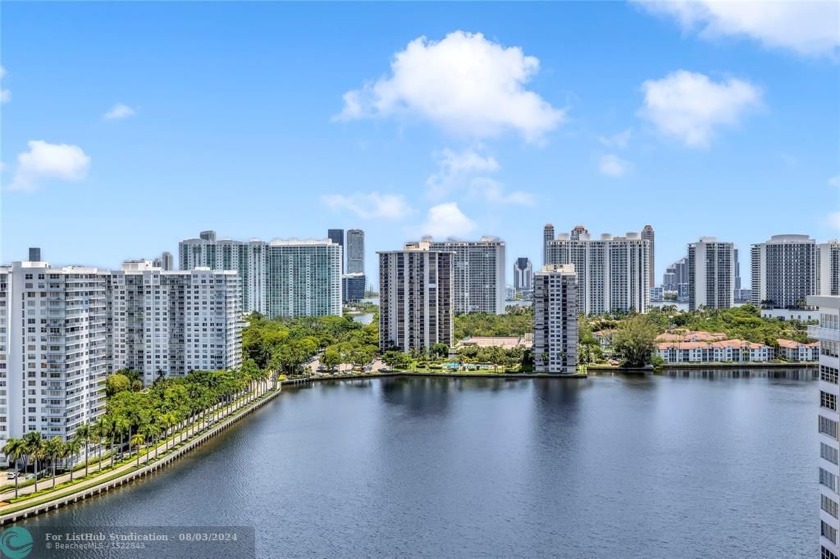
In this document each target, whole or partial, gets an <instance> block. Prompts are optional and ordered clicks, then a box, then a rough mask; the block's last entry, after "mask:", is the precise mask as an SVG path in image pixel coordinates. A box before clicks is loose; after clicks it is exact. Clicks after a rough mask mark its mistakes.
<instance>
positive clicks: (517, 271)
mask: <svg viewBox="0 0 840 559" xmlns="http://www.w3.org/2000/svg"><path fill="white" fill-rule="evenodd" d="M513 289H514V291H516V292H517V293H522V292H523V291H533V289H534V267H533V265H532V264H531V259H530V258H525V257H520V258H517V259H516V262H514V263H513Z"/></svg>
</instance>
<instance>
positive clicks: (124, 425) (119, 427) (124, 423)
mask: <svg viewBox="0 0 840 559" xmlns="http://www.w3.org/2000/svg"><path fill="white" fill-rule="evenodd" d="M113 427H114V430H113V434H112V435H111V467H113V466H114V452H113V442H114V439H115V438H116V435H117V434H119V436H120V450H122V444H123V435H125V434H128V435H129V438H130V435H131V422H130V421H129V420H128V418H125V417H116V418H114V423H113ZM128 448H129V450H131V441H130V440H129V443H128Z"/></svg>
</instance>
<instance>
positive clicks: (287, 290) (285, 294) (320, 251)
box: [265, 240, 342, 316]
mask: <svg viewBox="0 0 840 559" xmlns="http://www.w3.org/2000/svg"><path fill="white" fill-rule="evenodd" d="M265 274H266V280H265V284H266V312H267V314H268V316H325V315H335V316H341V302H342V296H341V247H340V246H338V245H337V244H335V243H333V242H331V241H328V240H323V241H298V240H291V241H271V242H270V243H268V246H267V247H266V259H265Z"/></svg>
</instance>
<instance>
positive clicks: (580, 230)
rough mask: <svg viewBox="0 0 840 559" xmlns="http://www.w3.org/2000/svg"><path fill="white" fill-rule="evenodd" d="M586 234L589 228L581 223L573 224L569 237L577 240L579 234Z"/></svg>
mask: <svg viewBox="0 0 840 559" xmlns="http://www.w3.org/2000/svg"><path fill="white" fill-rule="evenodd" d="M588 234H589V229H587V228H586V227H584V226H583V225H575V226H574V227H573V228H572V232H571V237H572V240H573V241H578V240H580V236H581V235H588Z"/></svg>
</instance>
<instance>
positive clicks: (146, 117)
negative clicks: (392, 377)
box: [0, 3, 840, 285]
mask: <svg viewBox="0 0 840 559" xmlns="http://www.w3.org/2000/svg"><path fill="white" fill-rule="evenodd" d="M316 9H317V8H316V7H312V6H305V5H296V4H258V5H242V6H236V7H233V6H226V5H201V4H193V5H189V6H187V5H180V6H173V5H143V4H132V5H55V6H52V5H50V6H43V5H24V4H12V5H9V6H6V7H5V9H4V28H3V31H4V39H5V41H4V49H3V58H2V67H3V72H2V73H3V78H2V80H3V81H2V90H3V92H4V93H3V96H2V97H3V101H4V102H3V103H2V105H0V110H2V112H3V125H4V126H3V132H4V141H3V145H2V151H0V160H2V162H3V171H2V174H0V180H2V183H3V192H2V198H3V207H2V217H3V223H4V227H3V235H2V237H3V238H2V253H0V260H2V261H3V262H10V261H14V260H22V259H24V258H25V254H26V248H27V247H29V246H42V247H44V249H45V250H47V251H48V252H49V254H50V255H51V256H52V257H53V258H52V260H53V261H54V262H56V264H85V265H95V266H101V267H106V268H115V267H117V266H118V265H119V263H120V262H122V261H123V260H125V259H128V258H141V257H149V256H150V255H156V254H160V253H161V251H164V250H165V251H168V252H171V253H174V252H175V249H176V246H177V243H178V242H179V241H180V240H183V239H186V238H189V237H190V236H191V235H192V234H193V232H194V231H196V230H203V229H209V228H212V229H216V230H220V231H224V232H225V234H226V235H229V236H230V238H235V239H248V238H251V237H259V238H269V239H270V238H290V237H300V238H310V237H316V238H322V236H323V234H324V231H326V229H328V228H332V227H341V228H343V229H345V230H346V229H350V228H359V229H362V230H364V231H365V233H366V237H367V244H368V247H369V249H368V250H367V251H366V258H365V264H366V268H367V269H369V270H375V268H376V258H375V253H376V251H378V250H393V249H397V248H399V247H400V246H401V245H402V243H403V242H405V241H410V240H414V239H417V238H420V237H421V236H422V235H423V234H427V233H428V234H432V235H434V237H435V238H436V239H437V240H443V239H445V238H446V237H448V236H449V235H453V236H455V237H457V238H461V239H467V240H475V239H479V238H480V237H482V236H484V235H492V236H498V237H499V238H501V239H503V240H504V241H505V243H506V245H507V262H506V266H507V269H510V267H511V266H512V264H513V261H514V259H515V258H516V257H519V256H525V257H528V258H530V259H531V260H532V261H534V262H540V261H541V258H540V238H539V235H540V231H539V230H540V227H541V226H542V225H543V224H544V223H553V224H554V225H555V227H556V229H557V231H558V232H565V231H568V230H570V229H571V228H572V227H574V226H575V225H578V224H582V225H584V226H585V227H586V228H587V229H589V230H590V231H591V232H592V233H593V234H596V235H597V234H600V233H611V234H613V235H623V234H624V233H625V232H626V231H635V230H638V228H639V227H640V225H641V224H647V223H649V224H651V225H652V226H653V228H654V230H655V231H656V234H657V237H656V241H657V242H656V258H655V262H656V269H655V270H654V271H653V276H654V278H656V279H657V283H658V282H659V280H660V278H661V277H662V274H663V273H664V271H665V267H666V266H667V265H668V264H669V263H671V262H674V261H676V260H678V259H679V258H681V257H682V256H684V255H685V251H686V247H687V244H688V243H690V242H692V241H693V240H696V239H697V238H699V237H702V236H716V237H718V238H721V239H726V240H728V241H732V242H734V243H735V244H736V246H737V247H738V248H739V249H740V250H741V254H746V251H748V250H749V247H750V246H751V244H754V243H759V242H762V241H763V240H764V239H767V238H770V237H771V236H772V235H777V234H807V235H809V236H811V237H813V238H815V239H816V240H817V242H825V241H827V240H829V239H832V238H836V237H837V236H838V232H840V229H838V226H840V219H838V213H837V212H836V210H837V207H838V201H840V199H839V198H840V177H839V176H838V175H840V168H838V165H837V150H836V133H835V132H836V130H835V128H836V127H835V126H834V123H836V122H837V120H838V118H840V108H838V106H837V103H836V99H837V98H838V96H839V95H840V91H838V84H837V80H836V79H835V77H836V72H837V41H836V39H832V38H831V37H830V34H828V33H826V27H825V26H824V25H819V23H820V22H822V21H831V16H832V15H833V14H834V13H835V12H836V10H837V7H836V5H833V4H830V3H826V4H825V6H823V7H820V8H818V9H815V10H814V12H813V13H816V15H813V13H812V14H811V15H809V14H808V13H805V11H799V8H798V7H797V5H795V4H785V6H784V9H785V10H788V11H789V12H790V13H789V14H787V16H789V17H787V21H789V22H793V23H796V25H794V24H793V23H792V24H791V26H790V27H791V28H796V29H797V30H799V31H800V32H798V33H796V32H794V31H790V32H787V31H779V30H777V29H770V28H769V27H772V26H767V25H764V23H763V22H761V21H759V22H758V23H756V24H755V25H754V26H751V27H750V26H746V25H743V26H739V25H736V24H732V25H724V24H726V23H732V16H731V14H726V13H723V14H717V16H715V17H717V18H718V19H719V21H717V20H715V21H712V20H711V19H709V18H708V17H707V16H704V15H703V14H700V13H699V12H698V13H696V14H694V15H693V16H692V17H693V18H694V20H693V21H689V22H688V23H693V24H694V26H693V27H691V26H688V27H686V28H684V29H683V28H681V27H680V25H679V24H678V22H676V21H675V20H674V18H673V17H671V15H669V14H666V13H659V12H656V10H655V9H653V8H651V7H650V6H649V5H648V4H644V3H630V4H621V3H598V4H596V3H589V4H577V3H570V4H561V5H550V4H545V5H544V4H534V5H530V6H529V9H528V10H527V11H526V10H523V9H522V8H521V7H516V6H513V5H502V4H499V5H480V6H475V5H468V4H464V5H451V6H446V7H443V6H437V5H399V6H397V5H383V4H375V5H361V4H353V5H333V6H331V7H330V10H329V12H327V13H326V14H324V13H322V12H320V11H318V12H316ZM821 10H828V11H821ZM832 10H833V11H832ZM397 14H399V15H401V16H409V17H395V16H396V15H397ZM164 15H165V17H164ZM199 15H200V16H201V17H200V18H198V19H200V20H201V23H202V24H201V26H199V25H196V24H193V23H190V22H192V21H194V20H196V16H199ZM811 17H813V18H814V19H808V18H811ZM704 18H706V19H704ZM727 18H729V19H727ZM689 19H691V18H689ZM316 20H317V21H318V22H319V24H321V25H322V28H323V30H324V34H323V37H322V36H321V35H319V34H311V33H304V31H303V30H304V29H311V28H312V25H309V23H312V24H314V22H315V21H316ZM348 20H349V21H353V22H354V25H353V26H350V27H352V29H349V28H348V29H345V28H343V27H344V23H343V22H345V21H348ZM835 20H836V18H835ZM385 21H387V22H388V30H387V31H386V32H382V31H381V29H382V27H383V25H382V24H383V22H385ZM59 22H67V25H63V24H59ZM95 22H105V25H104V26H103V25H100V23H95ZM595 22H597V24H596V23H595ZM815 22H816V24H814V23H815ZM596 25H597V28H596V27H595V26H596ZM106 28H107V29H108V31H103V29H106ZM152 28H154V30H155V33H156V35H157V36H158V37H160V40H159V41H155V42H150V41H148V39H147V37H148V31H149V30H150V29H152ZM374 29H375V30H376V32H373V31H372V30H374ZM703 29H706V31H702V30H703ZM744 29H747V30H746V31H743V30H744ZM366 30H371V32H366ZM722 30H725V32H724V31H722ZM359 33H363V34H364V35H365V36H366V37H369V40H368V41H366V42H365V43H364V45H358V44H356V43H355V42H353V41H351V40H350V39H351V38H352V37H353V36H356V35H357V34H359ZM219 36H224V37H227V38H229V40H226V41H222V42H217V41H216V40H215V39H216V37H219ZM424 37H425V39H424ZM322 38H323V40H322ZM592 38H594V39H595V40H591V39H592ZM33 42H38V43H39V44H42V45H44V46H45V47H48V46H49V45H55V46H58V45H62V46H61V48H60V49H59V48H55V49H50V48H44V49H37V50H36V51H33V50H32V49H31V48H29V45H31V44H32V43H33ZM105 44H107V45H108V48H104V45H105ZM582 45H584V46H582ZM631 46H632V47H633V48H629V47H631ZM196 48H201V49H204V52H203V54H202V56H201V57H200V58H199V57H198V55H197V54H196V51H195V50H194V49H196ZM450 52H461V53H462V54H463V58H452V57H450V56H448V54H449V53H450ZM572 52H574V54H575V55H574V56H571V55H570V53H572ZM114 53H118V54H119V56H120V58H119V62H116V60H117V59H116V58H115V56H116V55H115V54H114ZM196 60H200V61H201V63H197V64H194V63H193V62H195V61H196ZM448 60H454V63H453V64H452V65H447V64H446V61H448ZM476 60H481V61H482V64H481V65H477V64H474V63H473V62H474V61H476ZM501 60H505V61H507V62H508V63H509V64H510V66H506V65H505V64H502V63H501V62H500V61H501ZM218 61H220V62H218ZM217 64H219V65H217ZM458 64H461V65H460V66H459V65H458ZM453 66H455V70H453V69H452V68H453ZM405 68H411V69H412V72H411V75H414V76H419V78H418V80H414V81H412V80H411V79H408V77H409V74H407V73H406V71H405ZM464 68H467V69H471V71H474V72H475V76H474V78H475V79H477V80H478V83H480V84H481V86H482V88H480V89H481V91H479V94H480V96H479V97H477V98H476V99H475V101H476V103H473V104H472V105H471V106H474V108H473V109H470V110H465V109H464V107H460V106H458V105H457V104H453V103H455V101H456V100H453V98H452V97H451V96H448V95H446V93H445V92H444V91H441V90H440V89H439V88H436V87H432V85H433V84H434V83H437V81H436V80H426V81H423V77H424V76H426V77H428V76H432V75H434V76H440V79H441V80H442V81H441V82H440V83H445V84H446V86H447V87H446V88H443V89H447V90H453V91H461V89H459V87H460V86H462V85H463V83H462V81H459V79H458V75H460V73H459V72H461V71H462V70H463V69H464ZM478 68H483V69H484V70H486V71H479V70H478ZM593 68H594V69H596V70H595V71H593ZM598 69H600V70H598ZM794 78H795V79H794ZM292 84H294V87H292V86H291V85H292ZM366 84H367V85H366ZM430 84H431V85H430ZM506 86H511V90H512V91H513V92H514V93H513V94H511V95H512V96H511V97H509V98H507V97H504V96H502V97H499V95H503V93H504V91H506V89H505V87H506ZM692 95H693V96H694V97H692ZM675 98H690V99H695V100H700V101H703V100H704V99H705V100H709V99H714V100H715V103H709V104H703V103H701V105H702V107H703V108H704V110H700V111H699V113H702V115H700V114H699V113H698V111H696V110H694V109H695V108H696V107H695V108H692V106H690V105H689V104H684V105H680V104H679V103H676V104H675ZM802 98H808V100H809V102H808V103H807V104H803V103H801V99H802ZM494 103H495V104H494ZM508 105H510V106H514V107H518V112H517V111H511V112H508V111H502V110H496V109H494V110H490V108H493V107H497V106H508ZM434 107H439V108H440V107H442V108H440V111H443V112H439V111H438V109H435V108H434ZM705 109H708V110H705ZM436 111H437V112H436ZM453 115H454V116H456V117H457V118H452V117H453ZM447 123H448V124H447ZM662 161H667V162H668V164H667V165H662V164H661V162H662ZM325 163H326V164H325ZM137 192H142V193H143V194H142V195H140V196H138V195H136V194H135V193H137ZM789 193H795V195H796V197H797V199H802V200H808V203H803V204H799V205H797V204H793V205H791V204H780V203H779V200H781V199H783V198H784V196H786V195H789ZM791 207H795V208H797V209H796V211H791V209H790V208H791ZM92 209H95V211H96V219H89V220H85V219H74V221H73V227H70V228H68V227H67V219H66V217H67V215H68V212H69V213H72V214H73V215H74V216H75V215H80V214H82V215H89V213H90V212H91V211H92ZM278 215H279V216H281V217H280V219H278ZM523 217H524V218H525V219H527V225H526V226H523V224H522V221H523ZM755 218H758V219H755ZM34 222H37V223H38V225H39V226H38V227H37V228H33V227H32V223H34ZM747 222H748V223H750V227H749V228H746V227H744V224H745V223H747ZM149 225H153V226H149ZM138 232H142V233H140V234H138ZM743 262H744V260H743V259H742V264H743ZM749 273H750V272H749V269H748V267H747V266H742V276H743V281H744V282H749ZM372 275H373V274H371V276H372ZM508 283H509V282H508ZM745 285H749V283H745Z"/></svg>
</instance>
